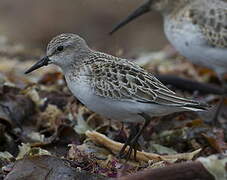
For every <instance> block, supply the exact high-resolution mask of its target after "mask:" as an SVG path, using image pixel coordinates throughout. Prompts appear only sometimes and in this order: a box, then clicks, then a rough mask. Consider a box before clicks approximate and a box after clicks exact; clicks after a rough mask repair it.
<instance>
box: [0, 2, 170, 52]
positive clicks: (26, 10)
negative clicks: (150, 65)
mask: <svg viewBox="0 0 227 180" xmlns="http://www.w3.org/2000/svg"><path fill="white" fill-rule="evenodd" d="M143 2H144V1H141V0H1V1H0V35H6V36H7V37H8V39H9V40H10V41H15V42H19V43H22V44H24V45H25V46H26V47H32V48H33V47H40V48H45V46H46V43H47V42H48V41H49V40H50V39H51V38H52V37H53V36H55V35H57V34H59V33H62V32H73V33H77V34H79V35H81V36H82V37H84V38H85V39H86V40H87V42H88V43H89V45H90V46H91V47H93V48H95V49H98V50H101V51H104V52H107V53H112V54H116V52H118V51H119V50H122V52H123V55H124V56H134V55H138V54H140V53H144V52H150V51H157V50H159V49H162V48H163V47H164V46H165V45H166V44H167V41H166V39H165V36H164V34H163V29H162V19H161V16H160V15H159V14H158V13H155V12H154V13H147V14H146V15H144V16H142V17H140V18H138V19H136V20H135V21H133V22H132V23H130V24H128V25H127V26H125V27H124V28H122V29H121V30H120V31H118V32H117V33H116V34H114V35H112V36H109V35H108V32H109V31H110V30H111V29H112V27H113V26H114V25H115V24H116V23H118V22H119V21H120V20H122V19H123V18H125V17H126V16H127V15H128V14H129V13H130V12H132V11H133V10H134V9H135V8H137V7H138V6H139V5H140V4H142V3H143Z"/></svg>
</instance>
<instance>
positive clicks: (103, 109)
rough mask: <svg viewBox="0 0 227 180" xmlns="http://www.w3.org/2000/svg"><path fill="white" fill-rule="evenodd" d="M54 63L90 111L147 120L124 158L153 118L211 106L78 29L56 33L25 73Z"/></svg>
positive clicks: (137, 120) (122, 117)
mask: <svg viewBox="0 0 227 180" xmlns="http://www.w3.org/2000/svg"><path fill="white" fill-rule="evenodd" d="M49 64H55V65H57V66H59V67H60V68H61V69H62V71H63V74H64V76H65V79H66V82H67V86H68V87H69V89H70V90H71V92H72V93H73V94H74V96H75V97H76V98H77V99H79V100H80V101H81V102H82V103H83V104H84V105H85V106H87V107H88V108H89V109H90V110H92V111H94V112H96V113H99V114H100V115H103V116H105V117H108V118H111V119H113V120H118V121H122V122H143V121H144V125H143V127H142V128H141V129H140V130H138V132H137V134H136V135H135V136H134V137H132V135H131V136H130V140H128V141H126V143H125V145H124V147H123V148H122V150H121V152H120V157H127V158H128V157H129V156H130V155H131V152H132V150H134V152H135V153H134V154H136V146H135V144H136V142H137V140H138V138H139V136H140V135H141V133H142V131H143V129H144V128H145V127H146V126H147V125H148V123H149V122H150V120H151V117H154V116H163V115H167V114H170V113H174V112H181V111H202V110H206V109H207V107H208V106H207V105H206V104H205V103H201V102H197V101H194V100H189V99H186V98H183V97H180V96H178V95H176V94H175V93H174V92H173V91H171V90H169V89H168V88H167V87H166V86H164V85H163V84H162V83H161V82H160V81H159V80H158V79H156V78H155V77H154V76H153V75H152V74H151V73H148V72H146V71H145V70H144V69H142V68H141V67H139V66H138V65H136V64H134V63H132V62H130V61H128V60H126V59H121V58H118V57H114V56H111V55H108V54H105V53H101V52H97V51H94V50H91V49H90V48H89V47H88V45H87V43H86V42H85V40H84V39H82V38H81V37H80V36H78V35H76V34H70V33H67V34H61V35H59V36H57V37H54V38H53V39H52V40H51V41H50V42H49V44H48V46H47V52H46V56H45V57H44V58H42V59H41V60H40V61H38V62H37V63H36V64H34V65H33V66H32V67H31V68H30V69H28V70H27V71H26V72H25V73H30V72H32V71H34V70H36V69H38V68H40V67H42V66H46V65H49ZM128 145H129V146H130V148H129V151H127V152H126V147H127V146H128Z"/></svg>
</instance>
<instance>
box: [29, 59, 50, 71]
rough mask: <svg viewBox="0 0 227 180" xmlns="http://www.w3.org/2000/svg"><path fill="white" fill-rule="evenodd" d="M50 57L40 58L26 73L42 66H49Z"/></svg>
mask: <svg viewBox="0 0 227 180" xmlns="http://www.w3.org/2000/svg"><path fill="white" fill-rule="evenodd" d="M49 61H50V60H49V58H48V57H47V56H45V57H43V58H42V59H40V60H39V61H38V62H37V63H36V64H34V65H33V66H32V67H30V68H29V69H28V70H27V71H26V72H25V74H28V73H30V72H32V71H34V70H36V69H38V68H40V67H42V66H47V65H48V62H49Z"/></svg>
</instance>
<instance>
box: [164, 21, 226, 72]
mask: <svg viewBox="0 0 227 180" xmlns="http://www.w3.org/2000/svg"><path fill="white" fill-rule="evenodd" d="M164 28H165V34H166V36H167V38H168V40H169V41H170V42H171V44H173V46H174V47H175V48H176V50H177V51H178V52H179V53H180V54H181V55H182V56H185V57H186V58H187V59H188V60H190V61H191V62H192V63H194V64H198V65H202V66H205V67H208V68H211V69H213V70H214V71H216V72H217V73H223V72H227V50H226V49H221V48H215V47H213V46H210V45H209V43H208V42H207V40H206V39H205V36H204V35H203V34H202V33H201V31H200V29H199V27H198V26H195V25H193V24H192V23H190V22H189V21H187V22H179V23H175V22H173V21H172V20H170V19H168V18H166V19H165V23H164Z"/></svg>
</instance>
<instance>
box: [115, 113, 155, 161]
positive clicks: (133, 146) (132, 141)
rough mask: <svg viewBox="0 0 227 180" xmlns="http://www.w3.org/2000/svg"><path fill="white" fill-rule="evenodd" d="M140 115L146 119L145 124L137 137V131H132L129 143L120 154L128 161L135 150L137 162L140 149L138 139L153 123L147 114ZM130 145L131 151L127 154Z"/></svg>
mask: <svg viewBox="0 0 227 180" xmlns="http://www.w3.org/2000/svg"><path fill="white" fill-rule="evenodd" d="M139 115H140V116H142V117H143V118H144V119H145V121H144V124H143V126H142V128H141V129H140V130H139V131H137V133H136V135H135V131H134V130H133V129H131V132H130V135H129V137H128V139H127V141H126V142H125V144H124V146H123V147H122V148H121V151H120V152H119V157H120V158H126V160H128V159H129V158H130V157H131V154H132V151H133V150H134V159H135V161H136V152H137V149H138V139H139V137H140V136H141V134H142V132H143V131H144V129H145V128H146V127H147V125H148V124H149V123H150V121H151V118H150V116H149V115H147V114H146V113H140V114H139ZM136 129H139V128H136ZM128 145H129V150H128V151H127V152H125V151H126V148H127V146H128Z"/></svg>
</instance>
